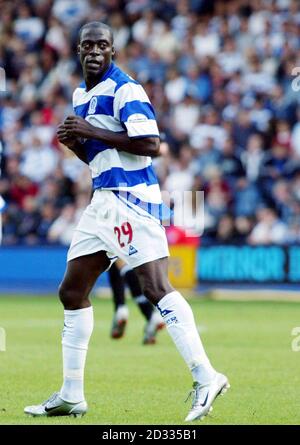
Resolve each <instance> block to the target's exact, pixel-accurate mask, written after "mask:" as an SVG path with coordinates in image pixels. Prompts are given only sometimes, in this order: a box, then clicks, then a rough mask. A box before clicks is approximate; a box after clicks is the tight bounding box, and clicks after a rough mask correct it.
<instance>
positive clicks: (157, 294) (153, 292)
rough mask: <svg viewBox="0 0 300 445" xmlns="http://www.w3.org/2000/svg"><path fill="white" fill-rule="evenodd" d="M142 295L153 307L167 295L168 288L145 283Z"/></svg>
mask: <svg viewBox="0 0 300 445" xmlns="http://www.w3.org/2000/svg"><path fill="white" fill-rule="evenodd" d="M143 293H144V295H145V297H146V298H148V300H149V301H151V303H152V304H154V305H155V304H157V303H158V302H159V301H160V300H161V299H162V298H163V297H164V296H165V295H167V294H168V293H169V287H168V286H165V285H163V284H160V285H158V284H153V283H145V286H144V289H143Z"/></svg>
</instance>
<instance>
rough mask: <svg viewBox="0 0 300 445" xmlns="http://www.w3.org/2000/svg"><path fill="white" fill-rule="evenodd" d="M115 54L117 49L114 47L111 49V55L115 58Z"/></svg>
mask: <svg viewBox="0 0 300 445" xmlns="http://www.w3.org/2000/svg"><path fill="white" fill-rule="evenodd" d="M115 54H116V50H115V47H114V46H113V47H112V49H111V55H112V56H114V55H115Z"/></svg>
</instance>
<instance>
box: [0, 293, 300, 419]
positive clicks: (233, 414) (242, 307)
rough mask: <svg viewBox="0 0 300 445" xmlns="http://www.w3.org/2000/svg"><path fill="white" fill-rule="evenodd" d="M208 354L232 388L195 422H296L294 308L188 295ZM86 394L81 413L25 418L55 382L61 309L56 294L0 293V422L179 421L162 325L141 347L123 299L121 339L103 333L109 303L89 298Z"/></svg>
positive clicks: (173, 354)
mask: <svg viewBox="0 0 300 445" xmlns="http://www.w3.org/2000/svg"><path fill="white" fill-rule="evenodd" d="M190 303H191V304H192V307H193V310H194V314H195V317H196V320H197V324H198V326H199V327H200V330H201V336H202V339H203V342H204V344H205V347H206V350H207V353H208V354H209V357H210V359H211V361H212V363H213V364H214V366H215V367H216V369H218V370H220V371H222V372H224V373H226V374H227V375H228V377H229V379H230V383H231V389H230V390H229V391H228V392H227V394H226V395H225V396H224V397H219V398H218V399H217V401H216V402H215V404H214V411H213V412H212V414H211V415H209V416H208V417H206V418H205V420H204V421H202V422H198V423H201V424H202V425H203V424H207V425H212V424H222V425H227V424H299V422H300V392H299V387H300V371H299V370H300V352H293V351H292V347H291V343H292V340H293V337H292V335H291V331H292V329H293V328H294V327H296V326H300V305H299V304H298V303H288V302H287V303H284V302H229V301H226V302H225V301H210V300H207V299H200V298H194V299H191V300H190ZM93 304H94V310H95V329H94V333H93V336H92V339H91V343H90V348H89V353H88V358H87V366H86V384H85V392H86V397H87V401H88V403H89V412H88V414H87V415H86V416H85V417H83V418H81V419H74V418H65V417H63V418H57V417H56V418H55V417H54V418H31V417H26V416H25V414H23V408H24V406H25V405H30V404H35V403H40V402H41V401H43V400H45V399H46V398H47V397H48V396H50V395H51V394H52V392H54V391H56V390H59V389H60V386H61V345H60V342H61V337H60V336H61V329H62V324H63V318H62V317H63V313H62V308H61V305H60V303H59V302H58V300H57V299H56V298H55V297H54V296H52V297H51V296H49V297H15V296H1V297H0V326H1V327H3V328H4V329H5V331H6V336H7V349H6V352H0V382H1V394H0V424H19V425H27V424H98V425H99V424H102V425H117V424H119V425H126V424H131V425H137V424H143V425H155V424H164V425H174V424H176V425H184V418H185V416H186V414H187V412H188V410H189V407H190V404H189V403H190V402H189V403H186V404H185V403H184V400H185V398H186V396H187V393H188V392H189V390H190V389H191V377H190V374H189V372H188V369H187V368H186V366H185V364H184V362H183V360H182V359H181V357H180V356H179V354H178V353H177V351H176V349H175V347H174V346H173V344H172V342H171V339H170V338H169V336H168V334H167V332H166V331H165V330H164V331H162V332H161V333H159V336H158V344H157V345H155V346H143V345H142V344H141V340H142V330H143V325H144V321H143V319H142V317H141V315H140V314H139V313H138V311H137V308H136V307H135V306H134V304H133V303H132V302H131V301H130V303H129V305H130V321H129V324H128V327H127V332H126V336H125V337H124V338H123V339H121V340H111V339H110V338H109V330H110V323H111V317H112V304H111V301H110V300H109V299H99V298H93Z"/></svg>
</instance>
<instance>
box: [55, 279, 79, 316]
mask: <svg viewBox="0 0 300 445" xmlns="http://www.w3.org/2000/svg"><path fill="white" fill-rule="evenodd" d="M58 295H59V298H60V301H61V302H62V304H63V306H64V308H65V309H70V310H72V309H79V308H80V307H81V306H80V304H81V300H82V298H81V296H80V295H79V293H78V291H77V290H76V289H74V288H70V287H66V286H65V285H64V284H63V283H62V284H61V285H60V286H59V289H58Z"/></svg>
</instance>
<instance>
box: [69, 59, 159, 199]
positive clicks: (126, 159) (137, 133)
mask: <svg viewBox="0 0 300 445" xmlns="http://www.w3.org/2000/svg"><path fill="white" fill-rule="evenodd" d="M73 108H74V112H75V114H76V115H78V116H81V117H82V118H84V119H86V120H87V121H88V122H89V123H90V124H91V125H94V126H95V127H99V128H103V129H106V130H110V131H115V132H124V131H126V132H127V134H128V136H129V137H130V138H132V139H134V138H143V137H147V136H159V131H158V128H157V123H156V120H155V114H154V110H153V107H152V105H151V103H150V101H149V98H148V96H147V94H146V93H145V91H144V89H143V87H142V86H141V85H140V84H139V83H138V82H136V81H135V80H133V79H132V78H131V77H130V76H128V75H127V74H126V73H124V72H123V71H121V70H120V69H119V68H118V67H117V66H116V65H115V64H114V63H111V65H110V67H109V68H108V70H107V71H106V72H105V74H104V76H103V77H102V79H101V81H100V82H99V83H98V84H97V85H96V86H95V87H94V88H92V89H91V90H90V91H86V90H85V84H84V82H83V83H82V84H81V85H80V86H79V87H78V88H76V90H75V91H74V94H73ZM84 148H85V150H86V154H87V158H88V162H89V167H90V170H91V174H92V180H93V189H94V190H95V189H105V190H115V191H116V193H118V191H119V192H120V191H122V192H123V191H124V192H127V194H130V195H133V196H134V197H135V198H137V199H138V200H141V201H142V202H147V203H149V202H150V203H156V204H161V202H162V201H161V194H160V189H159V185H158V181H157V177H156V174H155V172H154V170H153V167H152V160H151V158H150V157H149V156H137V155H133V154H130V153H126V152H125V151H118V150H117V149H115V148H112V147H109V146H108V145H106V144H104V143H103V142H101V141H98V140H86V141H85V142H84ZM125 194H126V193H125Z"/></svg>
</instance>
